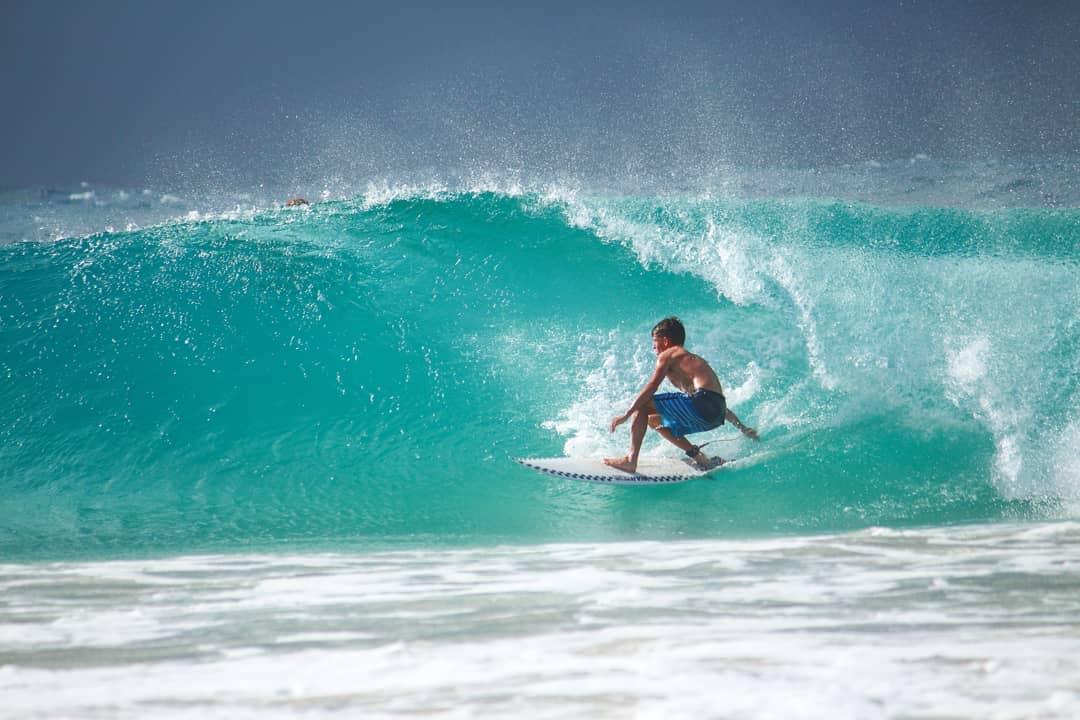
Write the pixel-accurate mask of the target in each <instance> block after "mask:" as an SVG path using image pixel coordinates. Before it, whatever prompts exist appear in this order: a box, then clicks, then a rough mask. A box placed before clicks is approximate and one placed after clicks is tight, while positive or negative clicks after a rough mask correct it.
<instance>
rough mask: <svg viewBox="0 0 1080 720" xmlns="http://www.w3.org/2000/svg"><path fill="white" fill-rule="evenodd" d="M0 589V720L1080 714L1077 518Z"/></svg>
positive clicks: (29, 575)
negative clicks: (1, 599) (86, 719)
mask: <svg viewBox="0 0 1080 720" xmlns="http://www.w3.org/2000/svg"><path fill="white" fill-rule="evenodd" d="M604 490H607V489H606V488H604V489H597V492H603V491H604ZM0 592H2V593H3V596H4V598H5V603H4V604H3V606H2V607H0V656H2V657H3V667H2V668H0V693H3V696H4V703H3V705H2V707H0V717H5V718H6V717H11V718H16V717H28V716H33V717H39V718H54V717H55V718H60V717H87V716H108V717H115V718H136V717H137V718H172V717H183V716H190V714H191V712H192V708H197V712H198V714H199V716H200V717H211V718H236V717H241V718H246V717H251V718H254V717H258V718H261V719H263V720H265V719H266V718H270V719H273V718H285V717H296V716H304V717H328V718H329V717H356V716H358V715H363V716H364V717H385V718H394V717H412V716H415V715H417V714H423V715H433V716H438V717H476V716H489V717H505V716H506V715H508V714H513V715H515V716H517V717H522V718H557V717H568V716H579V717H580V716H590V717H624V716H626V714H627V713H632V714H634V715H636V716H640V717H670V718H694V719H695V720H698V719H699V718H713V717H716V718H721V717H722V718H758V717H794V718H818V717H823V716H829V717H838V718H887V717H901V716H903V717H911V716H928V715H933V716H947V717H998V718H1025V717H1043V718H1048V719H1057V718H1062V719H1065V718H1072V717H1074V716H1075V715H1076V713H1077V712H1080V661H1078V659H1077V658H1080V639H1078V638H1080V634H1078V630H1080V626H1078V623H1077V617H1080V614H1078V610H1080V605H1078V602H1080V601H1078V598H1080V525H1077V524H1075V523H1058V524H1041V525H1018V526H1010V525H995V526H987V527H971V528H941V529H928V530H888V529H871V530H867V531H864V532H860V533H854V534H849V535H831V536H819V537H802V538H771V539H765V540H725V541H693V542H677V543H653V542H646V543H642V542H635V543H615V544H601V545H547V546H534V547H496V548H484V549H464V550H411V551H395V552H382V553H356V554H350V553H336V554H306V555H305V554H292V555H280V556H268V555H234V556H213V557H190V558H177V559H163V560H152V559H148V560H138V561H116V562H91V563H58V564H42V565H2V566H0ZM901 678H902V681H901V680H900V679H901Z"/></svg>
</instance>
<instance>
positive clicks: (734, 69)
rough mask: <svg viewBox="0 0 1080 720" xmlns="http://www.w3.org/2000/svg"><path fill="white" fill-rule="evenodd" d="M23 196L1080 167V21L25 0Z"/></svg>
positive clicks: (695, 6) (723, 6) (14, 40)
mask: <svg viewBox="0 0 1080 720" xmlns="http://www.w3.org/2000/svg"><path fill="white" fill-rule="evenodd" d="M4 10H5V13H4V23H3V25H2V26H0V60H2V61H3V63H4V67H6V68H7V69H8V72H7V73H6V74H5V83H4V88H3V91H2V92H3V96H4V97H5V108H4V111H3V112H2V113H0V123H2V129H3V137H4V138H5V142H4V143H3V144H2V145H0V148H2V149H0V187H8V188H11V187H25V186H30V185H37V184H64V183H73V182H78V181H80V180H89V181H94V182H105V183H113V184H126V185H138V184H140V183H145V182H153V181H155V180H161V179H162V178H166V179H167V178H170V177H171V178H175V177H179V176H183V177H187V178H188V179H189V180H190V179H191V178H197V177H199V176H201V175H207V176H214V177H216V178H217V179H218V180H219V181H221V180H224V181H226V182H236V183H251V182H260V181H263V180H267V181H281V180H286V181H289V180H291V179H293V178H317V177H320V176H330V175H335V174H336V175H349V176H353V177H383V176H388V177H389V176H393V177H401V176H407V175H409V174H416V173H423V172H435V173H437V172H440V171H444V170H462V169H466V170H474V171H483V170H491V171H493V172H514V171H516V172H520V173H523V174H526V175H528V174H531V173H535V174H539V175H543V174H545V173H548V174H557V173H560V172H562V173H568V174H571V175H574V174H578V175H582V176H588V175H599V174H605V173H615V174H619V173H629V174H633V173H639V174H649V173H655V174H662V173H686V172H694V171H697V172H703V171H705V170H706V169H707V168H708V167H709V166H712V165H716V164H732V165H768V166H791V167H806V166H819V165H836V164H842V163H847V162H864V161H868V160H879V161H888V160H893V159H898V158H905V157H910V156H912V155H914V154H916V153H926V154H929V155H931V156H933V157H943V158H954V159H960V160H963V159H989V158H1010V157H1014V156H1021V155H1025V154H1031V153H1034V154H1041V155H1045V154H1060V153H1073V154H1075V153H1077V152H1078V150H1077V148H1078V140H1080V129H1078V127H1077V125H1078V120H1077V118H1078V117H1080V3H1078V2H1075V0H1069V1H1062V2H1039V1H1037V0H1036V1H1035V2H1025V3H1012V2H1010V3H994V2H962V1H959V0H952V1H949V0H938V1H937V2H927V1H922V0H918V1H916V0H904V1H902V2H901V1H899V0H896V1H892V2H867V1H864V2H854V1H848V0H827V1H825V2H811V3H804V2H769V1H767V0H766V1H764V2H760V3H757V2H755V3H751V2H746V1H744V0H740V1H739V2H727V1H725V0H720V1H717V2H680V1H678V0H675V1H673V2H664V3H660V2H636V1H633V0H630V1H626V2H582V3H580V4H579V3H577V2H563V1H562V0H548V1H547V2H505V1H504V2H464V3H453V2H415V1H412V0H403V1H400V2H392V3H387V2H380V3H371V2H331V1H329V0H305V1H303V2H296V0H292V1H290V2H285V1H284V0H263V1H262V2H232V1H230V0H219V1H218V2H204V1H203V0H191V1H188V2H177V1H176V0H170V1H169V2H162V1H158V0H140V1H138V2H135V1H131V2H128V1H126V0H97V1H96V2H56V1H54V2H29V1H24V0H7V2H5V3H4Z"/></svg>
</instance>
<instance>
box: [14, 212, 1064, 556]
mask: <svg viewBox="0 0 1080 720" xmlns="http://www.w3.org/2000/svg"><path fill="white" fill-rule="evenodd" d="M1078 247H1080V212H1078V211H1076V210H1048V209H1044V210H1031V209H1010V210H1000V211H975V210H955V209H942V208H934V207H923V208H905V209H896V208H882V207H875V206H870V205H860V204H851V203H841V202H824V201H804V200H783V201H780V200H760V201H747V200H741V201H717V200H711V199H703V200H690V199H670V198H628V197H617V198H603V197H582V196H579V195H573V194H571V195H567V196H564V197H552V196H546V195H528V194H526V195H504V194H497V193H479V194H477V193H434V194H429V195H424V194H421V193H417V194H415V195H412V196H406V197H402V198H398V199H393V200H388V201H381V202H376V201H373V200H371V199H365V198H359V199H357V200H356V201H352V202H328V203H322V204H317V205H315V206H313V207H311V208H310V209H289V210H281V211H269V212H265V213H259V214H251V215H249V216H234V217H232V216H223V217H220V218H218V219H211V220H197V221H187V222H177V223H168V224H164V225H160V226H157V227H153V228H150V229H145V230H138V231H131V232H124V233H101V234H96V235H92V236H89V237H82V238H77V239H67V240H60V241H55V242H45V243H38V242H34V243H21V244H16V245H9V246H5V247H0V379H2V384H0V478H2V488H3V492H2V498H0V552H2V553H3V554H4V555H5V556H7V557H26V556H35V555H39V556H49V555H53V556H63V555H70V554H75V553H81V552H91V553H92V552H95V551H102V552H104V551H108V552H116V551H131V552H140V551H184V550H190V549H198V548H207V547H214V546H229V547H236V546H256V545H266V544H273V543H281V542H288V543H294V542H299V541H311V542H314V543H319V544H337V543H342V542H350V543H357V542H358V543H361V544H369V545H380V544H384V543H403V542H404V543H444V542H446V543H448V542H466V543H486V542H531V541H535V540H565V541H582V540H584V541H588V540H605V539H611V538H668V537H676V536H679V537H682V536H691V537H693V536H697V537H701V536H709V537H717V536H732V535H745V534H761V533H773V532H819V531H821V532H825V531H833V530H843V529H848V528H857V527H866V526H870V525H890V526H905V525H914V524H927V523H930V524H938V523H958V522H969V521H984V520H994V519H996V518H1001V517H1009V518H1014V517H1017V516H1018V515H1019V516H1027V515H1042V514H1047V513H1050V514H1072V513H1074V512H1075V508H1076V501H1077V499H1078V498H1080V465H1078V463H1080V412H1078V409H1077V408H1078V402H1077V400H1078V388H1077V382H1078V381H1077V378H1078V377H1080V327H1078V319H1080V282H1078V279H1080V273H1078V261H1080V252H1078ZM670 314H677V315H679V316H680V317H681V318H682V319H683V321H684V322H685V324H686V326H687V329H688V339H687V346H688V348H689V349H691V350H692V351H695V352H697V353H699V354H702V355H704V356H705V357H706V358H708V359H709V360H710V361H711V363H712V364H713V366H714V367H715V368H716V370H717V372H718V374H719V375H720V377H721V380H722V381H723V383H724V385H725V390H726V392H727V395H728V399H729V403H730V404H731V405H732V407H733V408H734V410H735V411H736V412H737V413H738V414H739V416H740V417H741V418H742V419H743V420H744V421H745V422H746V423H747V424H750V425H754V426H756V427H758V429H759V430H760V432H761V435H762V438H763V442H762V443H761V444H760V445H754V446H751V445H750V444H749V443H748V442H747V441H744V440H740V439H738V438H737V437H736V435H735V433H734V432H733V431H730V430H727V429H724V430H721V431H718V432H716V433H714V434H713V436H714V437H716V438H718V439H720V440H723V442H717V443H716V444H715V445H714V446H713V448H715V449H716V452H718V453H719V454H724V455H728V456H730V457H741V456H747V455H752V456H753V457H752V458H751V459H750V460H749V461H748V462H747V463H745V464H744V465H743V467H741V468H738V469H736V468H732V469H731V470H729V471H726V472H723V473H721V474H720V475H718V476H717V477H716V479H714V480H705V481H698V482H695V483H688V484H685V485H680V486H674V487H661V488H612V487H606V486H593V485H586V484H578V483H572V482H567V481H558V480H554V479H551V478H546V477H543V476H539V475H536V474H534V473H532V472H531V471H529V470H526V469H524V468H521V467H519V466H517V465H515V464H514V463H512V462H511V461H510V459H511V458H513V457H519V456H543V455H557V454H563V453H564V452H565V453H570V454H574V455H600V454H606V453H618V452H623V451H624V449H625V444H626V441H627V438H626V436H625V434H624V432H623V430H624V429H625V426H624V428H623V429H622V430H620V431H619V432H618V433H616V434H615V435H611V434H609V433H608V432H607V425H608V423H609V421H610V418H611V416H613V415H615V414H617V413H619V412H621V411H622V410H624V409H625V408H626V406H627V405H628V404H629V402H630V401H631V400H632V399H633V397H634V395H635V394H636V392H637V391H638V390H639V389H640V387H641V385H642V384H643V383H644V382H645V380H646V379H647V377H648V374H649V373H650V371H651V369H652V363H653V355H652V349H651V342H650V337H649V331H650V329H651V327H652V325H653V324H654V323H655V322H656V321H657V320H658V319H660V318H661V317H664V316H666V315H670ZM703 439H708V438H703ZM646 452H649V453H669V452H671V449H670V448H667V447H664V446H663V442H662V441H661V440H660V439H659V438H656V437H652V438H650V439H649V440H648V442H647V445H646Z"/></svg>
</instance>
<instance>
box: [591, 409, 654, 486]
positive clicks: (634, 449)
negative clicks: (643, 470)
mask: <svg viewBox="0 0 1080 720" xmlns="http://www.w3.org/2000/svg"><path fill="white" fill-rule="evenodd" d="M655 413H656V406H655V405H653V404H652V401H651V400H650V401H649V402H648V403H646V404H645V405H644V406H643V407H642V408H641V409H640V410H638V411H637V412H636V413H634V416H633V417H632V418H630V452H628V453H627V454H626V456H625V457H621V458H604V464H605V465H610V466H611V467H613V468H617V469H619V470H623V471H625V472H628V473H633V472H637V462H638V455H639V454H640V453H641V444H642V443H643V442H644V441H645V431H646V430H647V429H648V428H649V419H650V418H651V417H652V416H653V415H654V414H655ZM657 417H659V415H657Z"/></svg>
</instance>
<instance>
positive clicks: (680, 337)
mask: <svg viewBox="0 0 1080 720" xmlns="http://www.w3.org/2000/svg"><path fill="white" fill-rule="evenodd" d="M652 334H653V335H654V336H656V335H660V336H661V337H666V338H667V339H668V340H671V342H673V343H675V344H676V345H682V344H683V343H685V342H686V328H684V327H683V326H682V323H681V322H680V321H679V318H677V317H675V316H674V315H672V316H671V317H666V318H664V319H663V320H661V321H660V322H658V323H656V327H654V328H653V329H652Z"/></svg>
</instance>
